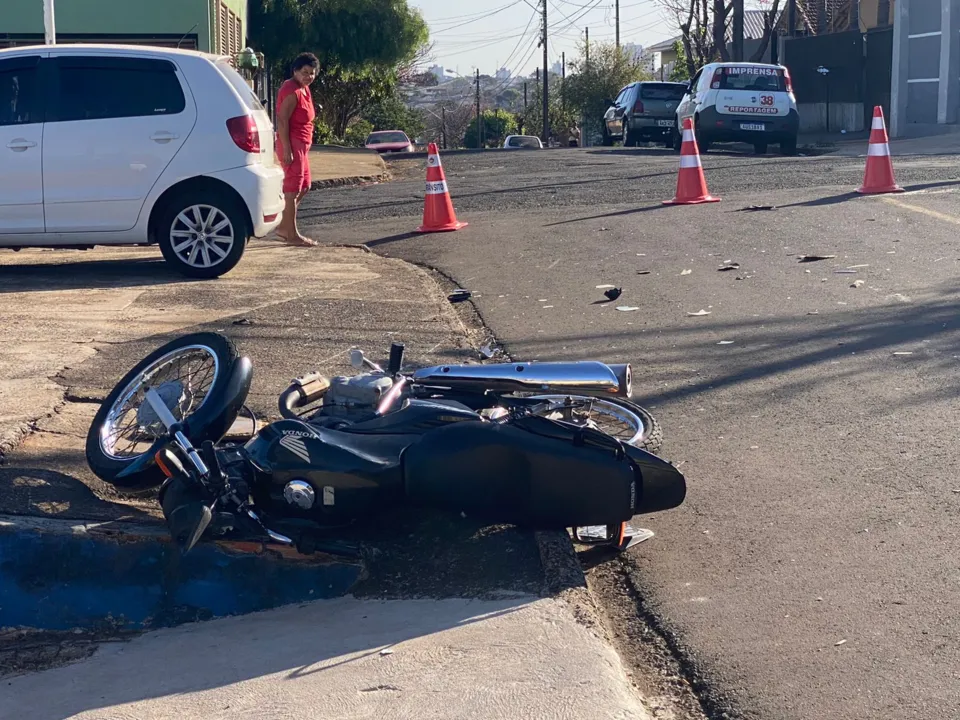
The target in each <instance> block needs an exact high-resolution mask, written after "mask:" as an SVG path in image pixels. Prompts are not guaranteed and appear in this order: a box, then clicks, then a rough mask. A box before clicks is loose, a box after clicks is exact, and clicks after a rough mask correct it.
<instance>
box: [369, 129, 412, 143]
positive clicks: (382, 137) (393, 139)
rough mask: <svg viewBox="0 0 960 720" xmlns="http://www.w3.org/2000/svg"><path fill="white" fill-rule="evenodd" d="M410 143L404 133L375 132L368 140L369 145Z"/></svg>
mask: <svg viewBox="0 0 960 720" xmlns="http://www.w3.org/2000/svg"><path fill="white" fill-rule="evenodd" d="M405 142H410V140H409V139H408V138H407V136H406V135H404V134H403V133H402V132H375V133H373V134H372V135H371V136H370V137H368V138H367V144H368V145H376V144H377V143H405Z"/></svg>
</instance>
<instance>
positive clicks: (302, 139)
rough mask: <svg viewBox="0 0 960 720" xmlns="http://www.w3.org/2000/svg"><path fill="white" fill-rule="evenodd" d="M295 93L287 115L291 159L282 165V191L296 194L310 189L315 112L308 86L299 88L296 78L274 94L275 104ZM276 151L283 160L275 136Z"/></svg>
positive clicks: (278, 139) (280, 147) (280, 148)
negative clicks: (294, 103)
mask: <svg viewBox="0 0 960 720" xmlns="http://www.w3.org/2000/svg"><path fill="white" fill-rule="evenodd" d="M294 94H295V95H296V96H297V104H296V107H295V108H294V109H293V114H292V115H291V116H290V122H289V127H290V149H291V150H292V151H293V162H292V163H290V164H289V165H284V167H283V191H284V192H285V193H299V192H303V191H305V190H309V189H310V146H311V145H312V144H313V120H314V118H315V117H316V115H317V112H316V110H315V109H314V107H313V96H312V95H311V94H310V88H308V87H301V86H300V84H299V83H298V82H297V81H296V80H287V81H286V82H285V83H283V85H281V86H280V92H278V93H277V107H278V108H279V107H280V105H281V104H282V103H283V101H284V100H286V99H287V98H288V97H289V96H290V95H294ZM277 154H278V155H279V156H280V160H281V162H282V161H283V155H284V153H283V141H282V140H280V137H279V134H278V136H277Z"/></svg>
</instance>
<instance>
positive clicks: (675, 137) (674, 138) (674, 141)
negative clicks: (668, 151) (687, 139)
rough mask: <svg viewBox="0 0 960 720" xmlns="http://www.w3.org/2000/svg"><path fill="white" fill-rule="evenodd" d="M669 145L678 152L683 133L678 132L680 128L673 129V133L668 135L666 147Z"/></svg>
mask: <svg viewBox="0 0 960 720" xmlns="http://www.w3.org/2000/svg"><path fill="white" fill-rule="evenodd" d="M678 127H679V126H678ZM671 146H672V147H673V149H674V150H676V151H677V152H680V150H681V148H682V147H683V135H681V134H680V130H678V129H677V128H674V129H673V134H672V135H671V136H670V140H669V141H668V142H667V147H671Z"/></svg>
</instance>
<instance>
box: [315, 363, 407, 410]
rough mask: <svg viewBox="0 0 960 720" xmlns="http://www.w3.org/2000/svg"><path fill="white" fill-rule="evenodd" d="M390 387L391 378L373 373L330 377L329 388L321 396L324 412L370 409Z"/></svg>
mask: <svg viewBox="0 0 960 720" xmlns="http://www.w3.org/2000/svg"><path fill="white" fill-rule="evenodd" d="M392 387H393V379H392V378H389V377H385V376H383V375H379V374H376V375H375V374H373V373H362V374H360V375H354V376H353V377H342V376H341V377H335V378H332V379H331V380H330V389H329V390H327V392H326V394H325V395H324V396H323V410H324V414H325V415H327V414H329V415H334V414H336V415H341V414H342V415H347V414H350V413H351V412H355V411H358V410H361V411H369V410H372V409H374V408H375V407H376V406H377V403H378V402H380V398H382V397H383V396H384V395H385V394H386V393H388V392H389V391H390V388H392Z"/></svg>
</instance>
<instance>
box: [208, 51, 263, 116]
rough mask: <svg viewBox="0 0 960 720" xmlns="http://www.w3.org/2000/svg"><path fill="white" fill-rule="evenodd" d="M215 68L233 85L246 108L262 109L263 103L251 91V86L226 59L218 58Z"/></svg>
mask: <svg viewBox="0 0 960 720" xmlns="http://www.w3.org/2000/svg"><path fill="white" fill-rule="evenodd" d="M217 70H219V71H220V74H221V75H223V76H224V77H225V78H226V79H227V81H228V82H229V83H230V84H231V85H233V89H234V90H236V91H237V94H238V95H240V98H241V99H242V100H243V104H244V105H246V106H247V109H248V110H263V105H262V104H261V102H260V98H258V97H257V94H256V93H255V92H253V88H251V87H250V85H249V84H247V81H246V80H244V79H243V76H242V75H241V74H240V73H238V72H237V71H236V70H234V69H233V67H231V65H230V63H229V62H227V61H226V60H218V61H217Z"/></svg>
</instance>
